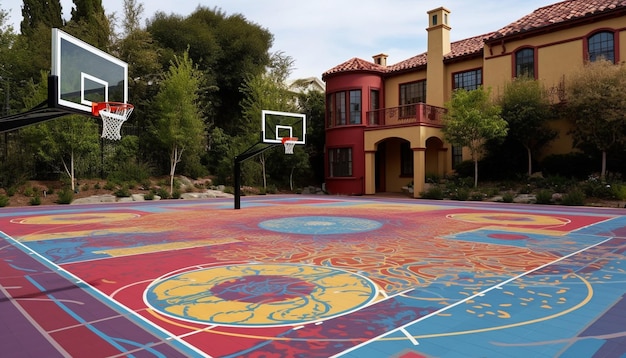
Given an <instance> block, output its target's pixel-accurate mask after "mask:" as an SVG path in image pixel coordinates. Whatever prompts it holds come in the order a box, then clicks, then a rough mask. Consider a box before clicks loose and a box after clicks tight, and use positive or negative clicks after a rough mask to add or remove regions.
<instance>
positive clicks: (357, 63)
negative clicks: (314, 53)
mask: <svg viewBox="0 0 626 358" xmlns="http://www.w3.org/2000/svg"><path fill="white" fill-rule="evenodd" d="M351 71H374V72H381V73H382V72H384V71H385V67H384V66H381V65H377V64H375V63H373V62H369V61H365V60H362V59H360V58H357V57H354V58H352V59H350V60H348V61H346V62H344V63H342V64H340V65H337V66H335V67H333V68H331V69H330V70H328V71H326V72H324V73H323V74H322V77H325V76H328V75H331V74H334V73H339V72H351Z"/></svg>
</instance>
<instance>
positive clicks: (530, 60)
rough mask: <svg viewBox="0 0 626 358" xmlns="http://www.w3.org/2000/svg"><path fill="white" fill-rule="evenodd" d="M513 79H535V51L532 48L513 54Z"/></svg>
mask: <svg viewBox="0 0 626 358" xmlns="http://www.w3.org/2000/svg"><path fill="white" fill-rule="evenodd" d="M515 77H529V78H535V50H533V49H532V48H525V49H523V50H519V51H517V52H516V53H515Z"/></svg>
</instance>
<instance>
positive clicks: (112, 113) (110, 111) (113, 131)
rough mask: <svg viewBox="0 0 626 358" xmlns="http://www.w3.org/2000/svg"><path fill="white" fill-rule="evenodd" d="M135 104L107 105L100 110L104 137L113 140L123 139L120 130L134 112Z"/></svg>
mask: <svg viewBox="0 0 626 358" xmlns="http://www.w3.org/2000/svg"><path fill="white" fill-rule="evenodd" d="M133 108H134V107H133V106H132V105H129V104H124V105H107V106H106V107H105V108H104V109H102V110H100V112H99V114H100V117H101V118H102V138H106V139H111V140H120V139H122V134H121V132H120V130H121V129H122V124H124V122H126V120H127V119H128V117H129V116H130V114H131V113H132V112H133Z"/></svg>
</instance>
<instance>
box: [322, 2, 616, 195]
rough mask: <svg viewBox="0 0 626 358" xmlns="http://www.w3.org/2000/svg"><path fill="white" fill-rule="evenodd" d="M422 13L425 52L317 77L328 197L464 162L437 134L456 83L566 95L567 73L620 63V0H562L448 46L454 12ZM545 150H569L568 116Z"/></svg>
mask: <svg viewBox="0 0 626 358" xmlns="http://www.w3.org/2000/svg"><path fill="white" fill-rule="evenodd" d="M427 14H428V27H427V29H426V30H427V32H428V46H427V51H426V52H425V53H422V54H419V55H417V56H414V57H411V58H409V59H406V60H404V61H401V62H399V63H396V64H393V65H389V64H387V57H388V56H387V55H386V54H383V53H381V54H377V55H375V56H373V61H366V60H363V59H360V58H352V59H350V60H348V61H346V62H344V63H342V64H339V65H337V66H335V67H333V68H331V69H330V70H328V71H326V72H325V73H324V74H323V75H322V80H323V81H324V82H326V148H325V150H326V158H325V162H326V173H325V185H326V190H327V191H328V192H329V193H331V194H347V195H361V194H375V193H377V192H400V191H401V190H402V187H405V186H407V185H408V184H409V183H414V196H415V197H418V196H419V192H420V191H422V190H423V189H424V185H425V178H426V176H427V175H431V174H432V175H437V176H440V177H441V176H444V175H445V174H447V173H450V172H451V171H452V170H453V167H454V165H455V164H457V163H459V162H460V161H462V160H463V159H468V158H467V157H466V156H465V155H464V152H463V148H456V147H454V146H452V145H450V144H449V143H446V141H445V140H444V137H443V134H442V132H441V128H442V115H443V114H444V113H445V109H444V108H443V106H444V103H446V102H447V101H449V100H450V98H451V94H452V92H453V90H454V89H457V88H464V89H467V90H471V89H475V88H477V87H479V86H484V87H485V88H491V89H492V91H493V93H495V94H497V93H501V92H502V90H503V88H504V85H505V84H506V83H507V82H509V81H511V80H512V79H513V78H515V77H517V76H521V75H528V76H531V77H534V78H535V79H538V80H540V81H541V82H542V83H543V85H544V86H545V87H546V88H547V89H549V93H550V94H551V100H552V101H553V102H554V103H558V102H559V101H561V100H563V88H564V82H565V81H567V75H568V73H572V72H573V71H575V70H577V69H578V68H580V67H581V66H582V65H583V64H584V63H585V61H589V60H590V61H594V60H596V59H598V58H606V59H609V60H611V61H613V62H615V63H619V62H620V61H624V60H625V59H626V1H624V0H595V1H588V0H568V1H563V2H559V3H555V4H552V5H548V6H545V7H542V8H539V9H537V10H535V11H534V12H532V13H531V14H528V15H526V16H524V17H522V18H521V19H519V20H517V21H515V22H513V23H511V24H509V25H507V26H505V27H503V28H501V29H499V30H496V31H494V32H491V33H487V34H483V35H478V36H475V37H471V38H467V39H464V40H460V41H456V42H450V32H451V29H452V27H451V16H450V14H451V12H450V10H448V9H446V8H444V7H440V8H437V9H434V10H431V11H428V12H427ZM555 125H556V126H557V128H558V129H559V130H560V132H561V133H560V136H559V139H558V140H557V141H556V142H554V143H552V145H551V149H550V150H551V152H552V153H568V152H570V151H571V150H572V139H571V137H570V136H569V135H568V134H567V121H565V120H558V121H556V122H555Z"/></svg>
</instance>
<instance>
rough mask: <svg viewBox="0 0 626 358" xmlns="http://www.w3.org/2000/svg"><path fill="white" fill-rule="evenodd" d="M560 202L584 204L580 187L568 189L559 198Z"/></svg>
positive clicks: (583, 196) (571, 204) (576, 204)
mask: <svg viewBox="0 0 626 358" xmlns="http://www.w3.org/2000/svg"><path fill="white" fill-rule="evenodd" d="M561 204H563V205H568V206H582V205H585V193H583V191H582V190H580V189H573V190H570V191H569V192H568V193H567V194H565V195H563V198H561Z"/></svg>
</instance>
